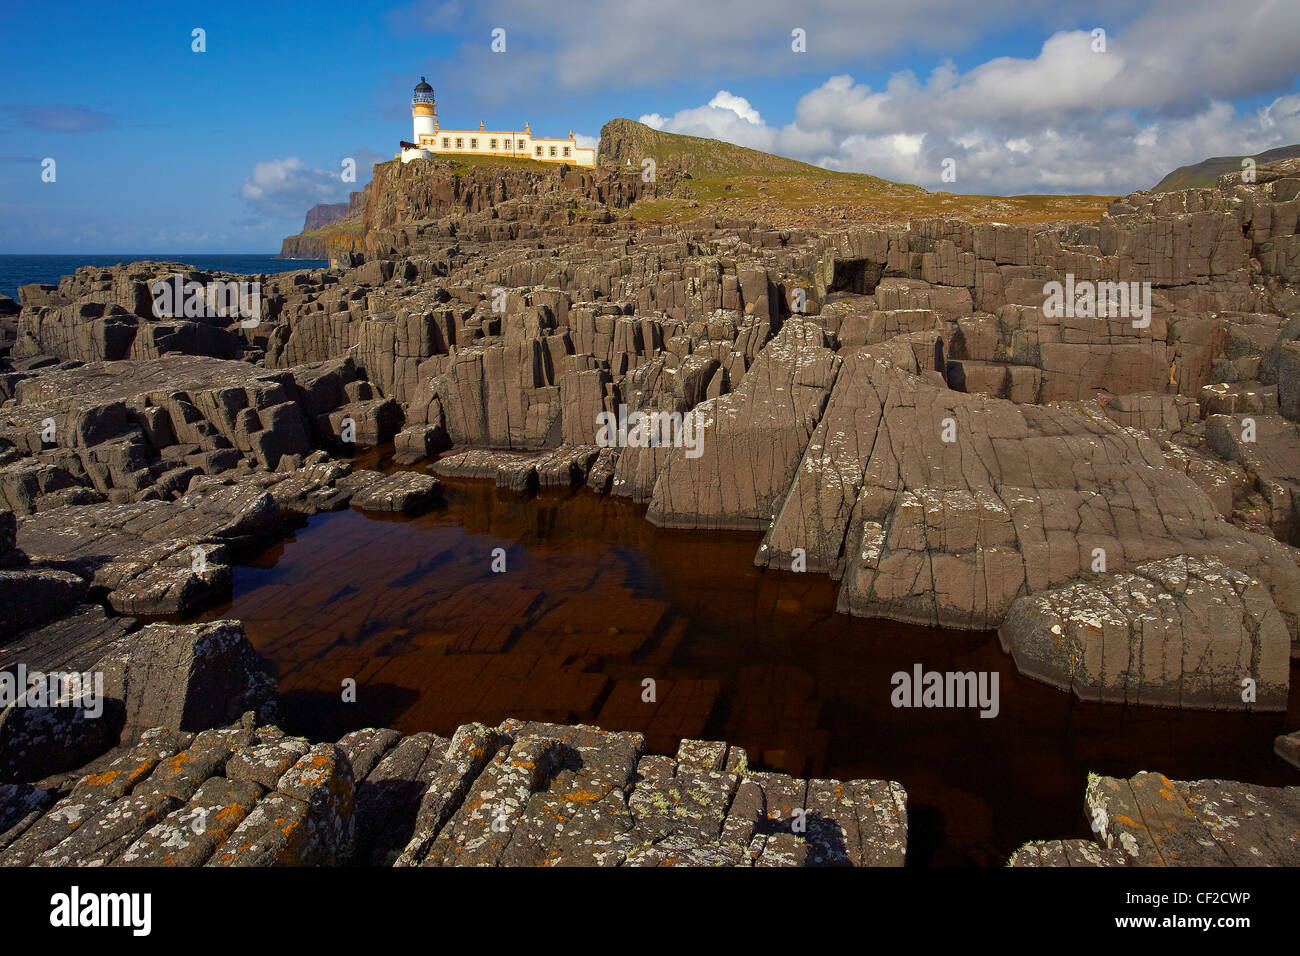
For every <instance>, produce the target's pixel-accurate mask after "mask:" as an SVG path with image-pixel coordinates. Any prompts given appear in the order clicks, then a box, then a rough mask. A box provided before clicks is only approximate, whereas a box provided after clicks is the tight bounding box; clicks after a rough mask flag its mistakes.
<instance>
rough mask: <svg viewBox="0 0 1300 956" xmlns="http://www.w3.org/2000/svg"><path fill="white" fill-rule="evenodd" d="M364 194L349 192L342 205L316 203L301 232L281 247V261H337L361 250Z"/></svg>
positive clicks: (308, 214)
mask: <svg viewBox="0 0 1300 956" xmlns="http://www.w3.org/2000/svg"><path fill="white" fill-rule="evenodd" d="M365 203H366V194H365V192H364V191H357V192H353V193H350V194H349V196H348V201H347V202H345V203H317V204H316V205H315V206H312V207H311V209H309V210H307V218H306V220H305V221H304V222H303V226H302V232H301V233H299V234H298V235H296V236H289V237H287V238H286V239H285V240H284V241H283V242H282V243H281V244H280V258H281V259H330V258H339V257H340V256H343V255H347V254H348V253H351V252H354V251H356V250H358V249H360V248H361V234H362V226H361V220H362V217H363V216H364V215H365Z"/></svg>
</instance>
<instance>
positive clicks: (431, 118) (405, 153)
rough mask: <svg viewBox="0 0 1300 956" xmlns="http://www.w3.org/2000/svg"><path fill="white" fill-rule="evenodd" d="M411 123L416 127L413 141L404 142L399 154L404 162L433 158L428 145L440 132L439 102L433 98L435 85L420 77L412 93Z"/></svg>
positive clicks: (431, 143)
mask: <svg viewBox="0 0 1300 956" xmlns="http://www.w3.org/2000/svg"><path fill="white" fill-rule="evenodd" d="M411 123H412V126H413V128H414V136H413V137H412V139H413V140H414V141H413V142H410V143H406V142H404V143H402V151H401V153H399V154H398V155H400V156H401V157H402V162H403V163H409V162H410V161H411V160H413V159H432V158H433V153H432V152H430V151H429V150H428V149H427V148H426V146H432V145H433V143H434V142H435V141H436V139H437V136H436V134H437V132H438V104H437V103H435V102H434V100H433V87H432V86H430V85H429V82H428V81H427V80H426V79H425V78H424V77H420V82H419V83H417V84H416V87H415V92H414V93H412V94H411Z"/></svg>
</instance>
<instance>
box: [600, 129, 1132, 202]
mask: <svg viewBox="0 0 1300 956" xmlns="http://www.w3.org/2000/svg"><path fill="white" fill-rule="evenodd" d="M645 157H651V158H653V159H654V160H655V162H656V164H657V166H658V169H659V170H663V169H664V167H665V166H669V165H671V164H680V165H681V166H683V167H684V168H685V169H686V171H687V172H688V173H689V174H690V178H689V179H687V180H686V181H685V188H686V192H687V193H689V196H688V197H686V198H684V199H653V200H642V201H641V202H638V203H635V204H634V205H633V206H632V217H633V218H634V219H635V220H637V221H638V222H645V223H678V222H684V221H686V220H690V219H695V218H699V217H701V216H728V215H739V216H745V217H748V218H753V219H757V220H760V221H764V222H770V223H772V224H773V225H777V226H785V225H788V226H813V225H820V226H826V225H834V224H835V223H837V222H840V221H843V222H844V223H845V224H850V223H854V222H862V221H875V222H903V221H906V220H908V219H910V218H914V217H922V216H953V217H956V218H961V219H966V220H969V221H971V222H1056V221H1062V220H1069V221H1095V220H1097V219H1100V218H1101V216H1102V213H1103V212H1105V210H1106V207H1107V205H1109V203H1110V202H1111V201H1112V200H1113V199H1114V197H1113V196H1087V195H1078V196H966V195H961V194H958V193H948V192H929V191H927V190H925V189H922V188H921V187H920V186H912V185H908V184H906V183H896V182H891V181H890V180H888V179H881V178H880V177H879V176H871V175H869V174H867V173H845V172H837V171H834V170H829V169H822V168H821V167H820V166H813V165H810V164H808V163H801V162H799V161H797V160H793V159H787V158H786V157H784V156H774V155H772V154H771V153H763V152H760V151H758V150H755V149H748V148H746V147H744V146H735V145H733V144H731V143H722V142H719V141H717V140H712V139H703V138H701V137H698V136H683V135H679V134H676V133H664V132H661V131H659V130H656V129H652V128H651V127H649V126H645V125H644V124H641V123H635V122H633V121H632V120H629V119H615V120H611V121H610V122H608V123H606V124H605V126H604V128H603V129H602V130H601V137H600V152H599V156H598V161H599V162H600V163H602V164H604V163H607V162H609V163H616V164H617V165H618V167H619V169H620V170H624V171H625V172H626V174H627V175H629V176H632V175H640V174H641V161H642V160H643V159H644V158H645ZM628 160H631V162H630V163H628Z"/></svg>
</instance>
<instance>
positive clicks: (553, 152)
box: [551, 146, 555, 156]
mask: <svg viewBox="0 0 1300 956" xmlns="http://www.w3.org/2000/svg"><path fill="white" fill-rule="evenodd" d="M551 155H552V156H554V155H555V147H554V146H552V147H551Z"/></svg>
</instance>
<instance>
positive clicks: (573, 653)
mask: <svg viewBox="0 0 1300 956" xmlns="http://www.w3.org/2000/svg"><path fill="white" fill-rule="evenodd" d="M444 485H445V490H446V503H445V504H444V505H443V506H441V507H439V508H438V509H436V510H434V511H432V512H430V513H428V514H425V515H422V516H419V517H415V518H381V517H375V516H368V515H363V514H362V513H360V512H358V511H352V510H347V511H342V512H338V513H334V514H325V515H318V516H316V517H314V518H312V519H310V520H308V521H307V522H306V523H305V525H304V526H302V527H301V528H299V529H298V530H297V531H296V532H295V533H293V534H292V535H290V536H289V537H288V538H287V539H286V540H284V541H282V542H280V543H278V544H276V545H274V546H272V547H270V548H268V549H266V550H265V551H264V552H263V553H261V554H260V555H257V556H256V557H255V558H253V559H252V560H250V561H249V562H248V563H247V564H243V565H240V566H238V567H236V568H235V571H234V590H233V598H232V600H231V601H230V602H228V603H226V604H224V605H221V606H219V607H216V608H213V609H210V610H209V611H208V612H207V613H205V614H204V615H203V617H204V618H207V619H211V618H216V617H235V618H239V619H240V620H242V621H243V622H244V624H245V626H246V628H247V631H248V634H249V637H250V638H251V639H252V641H253V643H254V644H255V645H256V646H257V648H258V650H259V651H261V653H262V654H263V655H265V656H266V657H267V658H268V659H269V660H271V661H272V662H273V664H274V665H275V667H276V669H277V672H278V677H279V682H280V694H281V699H282V711H283V721H282V723H283V724H284V725H285V727H286V729H288V730H290V731H292V732H295V733H300V734H304V735H306V736H309V737H312V738H314V739H336V738H337V737H339V736H341V735H342V734H344V733H346V732H348V731H350V730H354V729H357V728H359V727H367V726H388V727H394V728H396V729H398V730H400V731H403V732H407V733H410V732H415V731H420V730H432V731H435V732H437V733H440V734H443V735H449V734H450V733H451V731H452V730H454V729H455V727H456V726H457V725H459V724H462V723H466V722H469V721H475V720H477V721H483V722H488V723H492V722H496V721H499V720H501V719H503V718H505V717H510V716H513V717H521V718H531V719H538V720H552V721H559V722H576V721H583V722H588V723H595V724H598V725H600V726H602V727H604V728H606V729H609V730H635V731H641V732H643V733H645V735H646V738H647V745H648V749H649V750H650V751H652V752H666V753H672V752H674V751H675V749H676V746H677V742H678V740H679V739H680V738H682V737H697V738H707V739H716V740H726V741H729V742H730V743H733V744H736V745H739V746H742V747H744V748H746V750H747V751H748V753H749V756H750V763H751V765H757V766H758V767H760V768H762V769H770V770H778V771H784V772H786V773H790V774H794V775H796V776H820V777H834V778H838V779H844V780H847V779H852V778H858V777H882V778H890V779H895V780H898V781H900V782H901V783H902V784H903V785H904V787H906V789H907V792H908V808H909V819H910V835H909V836H910V844H909V859H910V861H911V863H913V864H916V865H926V864H958V865H960V864H988V865H1001V864H1002V863H1004V862H1005V860H1006V858H1007V856H1008V855H1009V854H1010V853H1011V851H1013V850H1014V849H1015V848H1016V847H1017V846H1019V845H1020V844H1021V843H1023V842H1024V841H1025V840H1028V839H1036V838H1057V837H1072V836H1079V837H1086V836H1088V825H1087V821H1086V820H1085V818H1084V813H1083V791H1084V786H1085V783H1086V778H1087V774H1088V772H1089V771H1096V772H1099V773H1104V774H1111V775H1119V776H1127V775H1130V774H1132V773H1135V772H1137V771H1139V770H1159V771H1162V772H1163V773H1165V774H1168V775H1169V776H1171V777H1175V778H1182V779H1198V778H1201V777H1226V778H1233V779H1239V780H1249V781H1254V782H1258V783H1266V784H1274V785H1277V784H1295V783H1297V782H1300V777H1298V775H1297V774H1296V773H1295V772H1294V771H1293V770H1291V769H1290V768H1289V767H1287V766H1286V765H1285V764H1283V763H1282V762H1281V761H1280V760H1278V759H1277V758H1276V757H1274V756H1273V753H1272V745H1273V738H1274V736H1276V735H1277V734H1279V733H1282V732H1283V731H1284V730H1286V729H1293V728H1294V727H1295V726H1297V724H1298V723H1300V706H1298V705H1297V698H1298V697H1300V695H1298V694H1297V692H1296V691H1295V689H1294V688H1295V686H1296V683H1297V676H1298V675H1297V669H1296V668H1295V667H1294V666H1293V668H1292V688H1293V690H1292V695H1291V713H1290V715H1289V716H1287V715H1282V714H1255V715H1250V714H1214V713H1203V712H1181V713H1180V712H1178V711H1172V710H1160V709H1155V708H1144V707H1122V706H1113V705H1100V704H1084V703H1080V702H1079V701H1076V700H1074V699H1072V698H1071V697H1070V696H1069V695H1066V694H1062V693H1060V692H1058V691H1056V690H1053V689H1052V688H1049V687H1047V686H1045V685H1043V684H1039V683H1037V682H1034V681H1031V680H1027V679H1025V678H1022V677H1020V676H1019V675H1018V674H1017V673H1016V670H1015V667H1014V666H1013V664H1012V663H1011V660H1010V658H1009V657H1008V656H1007V655H1005V654H1003V653H1002V651H1001V649H1000V648H999V646H998V643H997V636H996V634H995V633H992V632H985V633H972V632H963V631H946V630H935V629H928V628H921V627H912V626H908V625H902V624H897V623H894V622H890V621H869V620H858V619H852V618H849V617H847V616H845V615H842V614H836V613H834V610H833V609H834V606H835V590H836V585H835V584H834V583H833V582H832V581H831V580H830V579H829V578H827V577H825V576H822V575H815V574H795V573H790V572H780V571H771V570H762V569H759V568H756V567H754V565H753V555H754V551H755V549H756V547H757V545H758V541H759V536H758V535H756V534H751V533H738V532H735V533H733V532H723V533H717V532H693V531H671V530H662V529H658V528H655V527H654V526H652V525H651V524H649V523H648V522H647V521H646V520H645V518H644V508H642V507H639V506H636V505H633V504H631V503H629V502H627V501H624V500H620V499H611V498H603V497H600V496H597V495H595V494H592V493H591V492H589V491H587V490H585V489H583V490H580V491H575V492H572V493H564V494H544V495H541V496H538V497H533V498H520V497H516V496H514V495H512V494H509V493H507V492H502V491H498V490H497V489H496V488H495V487H494V486H492V485H491V484H490V483H487V482H469V481H451V482H445V483H444ZM495 548H503V549H505V552H506V571H505V572H504V573H495V572H493V571H492V569H491V566H492V561H493V549H495ZM918 663H919V664H921V665H923V667H924V669H925V670H937V671H958V670H960V671H969V670H974V671H997V672H998V674H999V675H1000V678H999V684H1000V713H999V714H998V716H997V717H996V718H993V719H983V718H980V717H979V715H978V711H977V710H976V709H968V710H956V709H942V708H936V709H896V708H894V707H893V706H892V704H891V693H892V691H893V685H892V684H891V681H890V678H891V675H892V674H893V673H894V672H896V671H907V672H909V673H910V672H911V671H912V669H913V666H914V665H916V664H918ZM347 678H352V679H354V680H355V681H356V687H357V690H356V701H355V702H354V703H351V702H345V701H344V700H343V690H342V688H343V682H344V680H345V679H347ZM645 678H652V679H654V681H655V682H656V688H655V689H656V698H657V699H656V701H655V702H654V703H647V702H643V700H642V681H643V680H644V679H645Z"/></svg>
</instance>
